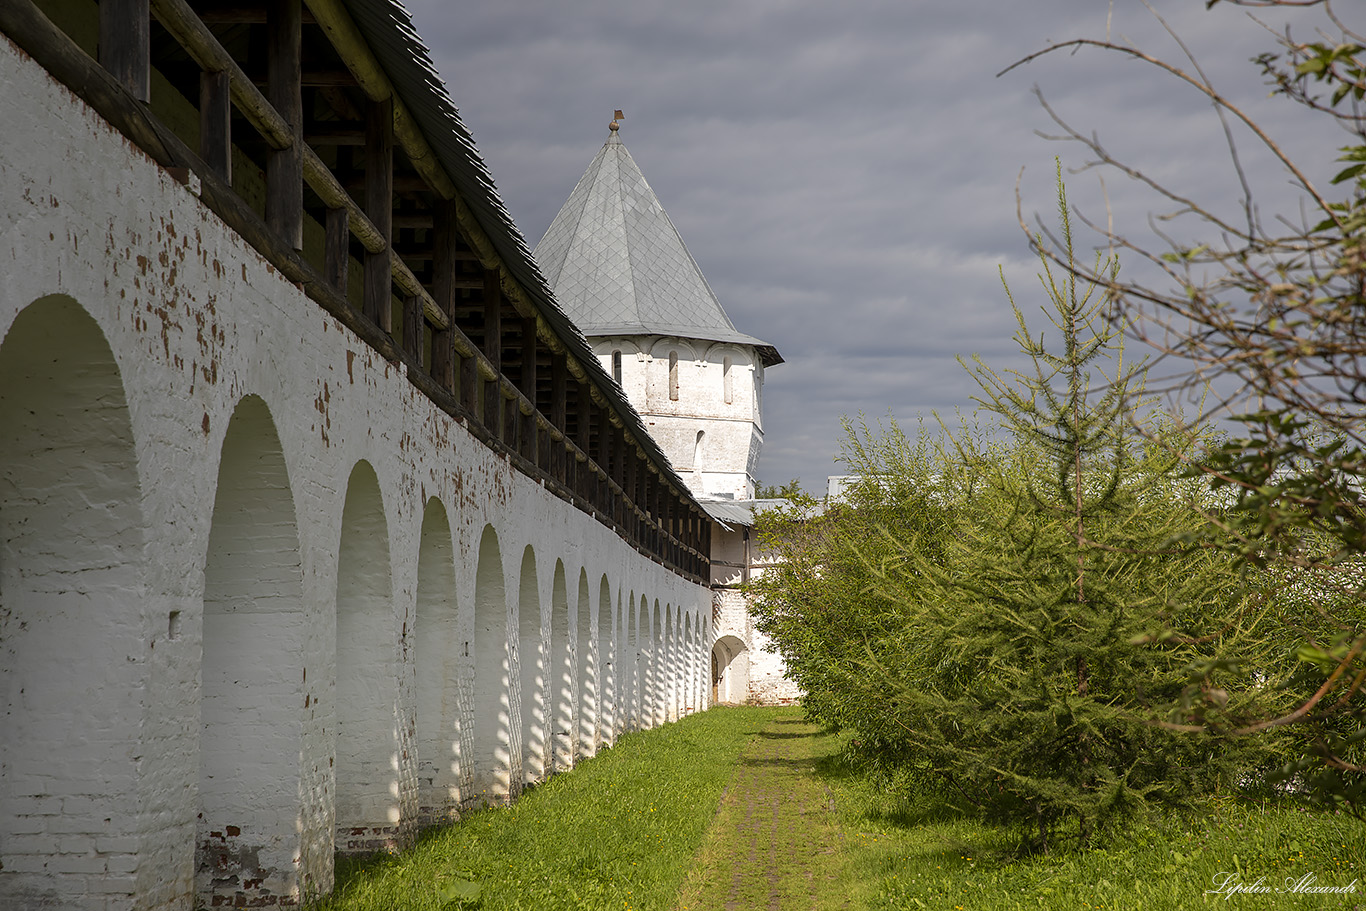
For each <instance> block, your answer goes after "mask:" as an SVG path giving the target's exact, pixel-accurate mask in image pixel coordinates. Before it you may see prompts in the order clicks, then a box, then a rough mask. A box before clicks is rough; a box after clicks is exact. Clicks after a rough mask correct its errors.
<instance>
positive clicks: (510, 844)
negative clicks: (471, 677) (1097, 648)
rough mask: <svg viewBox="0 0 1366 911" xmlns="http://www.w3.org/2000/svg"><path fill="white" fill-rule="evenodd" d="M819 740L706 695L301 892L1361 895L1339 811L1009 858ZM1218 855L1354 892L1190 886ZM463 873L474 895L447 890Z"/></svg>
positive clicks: (1306, 904)
mask: <svg viewBox="0 0 1366 911" xmlns="http://www.w3.org/2000/svg"><path fill="white" fill-rule="evenodd" d="M838 757H839V750H838V742H837V738H835V737H832V736H830V735H828V734H821V733H820V732H819V731H817V730H816V729H815V728H814V727H812V726H809V725H804V724H802V723H801V721H800V716H799V713H797V712H794V711H793V710H791V709H752V708H746V709H713V710H711V711H708V712H705V713H703V714H700V715H694V716H692V717H690V718H687V719H684V720H683V721H680V722H678V723H677V724H670V725H665V726H664V727H662V728H660V729H657V730H654V731H649V732H646V733H642V734H631V735H628V736H626V737H623V738H622V739H621V741H620V742H619V743H618V745H617V746H616V747H615V748H614V749H611V750H608V751H605V752H604V753H603V754H602V755H600V756H598V757H597V758H594V759H591V760H588V761H586V762H583V763H581V764H580V765H579V766H578V768H576V769H575V770H574V771H573V772H572V773H570V774H567V775H559V776H556V777H555V778H553V779H551V780H550V781H549V782H547V783H546V784H544V785H542V786H540V787H538V788H535V789H534V790H531V791H529V792H528V793H526V794H525V795H523V797H522V799H521V800H519V801H518V802H517V803H516V804H514V805H513V806H511V807H507V808H499V809H490V810H483V811H479V812H476V813H471V814H469V815H467V816H466V817H465V819H463V820H462V821H461V822H460V823H458V824H456V825H454V826H450V827H447V828H445V829H441V830H437V831H434V832H431V833H428V834H427V835H426V836H425V837H424V838H423V839H422V840H421V841H420V842H419V843H418V844H417V845H416V846H415V847H413V848H412V849H410V850H409V851H406V852H404V853H403V854H402V855H401V856H399V857H395V858H379V859H375V860H371V861H368V862H363V863H357V862H346V863H342V864H339V867H338V888H337V890H336V891H335V892H334V893H333V895H332V896H330V897H328V898H327V899H326V900H324V901H323V902H322V903H321V906H320V911H321V909H325V911H343V909H345V911H359V909H376V911H378V909H383V911H393V909H403V911H408V909H413V911H423V909H443V911H456V909H459V908H462V907H477V908H480V909H484V911H494V909H514V908H515V909H534V911H555V909H569V908H574V909H578V908H588V909H611V911H637V909H642V911H644V909H658V911H680V909H681V908H682V907H683V906H685V905H686V906H687V907H688V908H698V909H705V911H713V909H717V908H721V907H735V908H737V909H746V911H747V909H750V908H755V909H765V911H767V909H769V908H772V907H775V902H776V907H778V908H780V909H783V911H786V909H788V908H790V907H796V908H801V909H802V911H808V909H813V908H814V909H833V908H866V909H870V911H893V909H897V911H899V909H940V911H968V909H971V911H1016V909H1040V908H1044V909H1069V911H1070V909H1083V911H1091V909H1102V908H1103V909H1116V911H1126V909H1142V911H1185V909H1188V908H1202V907H1207V908H1216V907H1222V908H1233V907H1241V908H1256V909H1283V908H1284V909H1300V908H1306V909H1307V908H1315V909H1318V908H1326V909H1363V911H1366V824H1363V823H1361V822H1359V821H1357V820H1354V819H1352V818H1350V817H1346V816H1341V815H1332V814H1325V813H1319V812H1314V811H1310V810H1307V809H1305V808H1303V807H1298V806H1295V805H1293V804H1291V803H1288V802H1286V803H1265V804H1263V803H1251V802H1243V801H1237V800H1233V799H1226V800H1221V801H1216V802H1212V803H1209V804H1207V805H1206V806H1205V807H1204V810H1203V812H1201V813H1191V814H1186V815H1172V816H1165V817H1160V818H1155V819H1153V820H1151V821H1149V822H1147V823H1145V824H1142V825H1139V826H1137V827H1136V828H1134V829H1133V830H1132V831H1131V832H1130V833H1129V834H1128V835H1126V836H1125V837H1123V838H1121V839H1119V840H1117V841H1115V842H1114V843H1112V844H1110V845H1109V846H1107V847H1105V848H1097V849H1094V850H1091V851H1088V852H1059V853H1056V854H1053V855H1049V856H1045V857H1032V858H1025V859H1020V858H1018V857H1016V856H1015V854H1014V852H1013V846H1014V841H1013V839H1012V837H1011V833H1009V832H1005V831H1002V830H999V829H994V828H991V827H986V826H983V825H981V824H980V823H977V822H975V821H973V820H972V819H969V818H965V817H964V816H962V815H961V814H959V813H956V812H955V811H954V810H952V809H951V808H950V807H949V806H947V804H946V803H945V802H944V801H942V800H940V799H938V798H936V797H935V796H934V795H933V794H930V795H921V796H918V797H916V798H914V799H912V798H906V797H898V796H895V795H892V794H889V793H886V792H885V791H882V790H880V789H879V788H878V787H877V786H875V785H874V784H873V783H872V781H870V779H868V778H867V777H864V776H861V775H859V774H857V773H855V772H854V771H852V770H851V769H850V768H849V767H848V766H847V765H845V764H843V763H842V762H841V761H840V759H839V758H838ZM728 788H729V790H727V789H728ZM826 789H829V791H828V793H827V790H826ZM723 795H724V800H723ZM831 796H833V799H834V806H835V812H833V813H831V812H830V810H829V807H830V797H831ZM718 807H719V811H718ZM747 864H748V866H746V865H747ZM1220 874H1235V875H1237V876H1238V877H1239V878H1240V881H1241V882H1242V883H1244V884H1247V885H1252V884H1255V883H1257V882H1258V880H1259V878H1262V885H1263V886H1264V887H1265V888H1270V889H1275V888H1284V887H1285V884H1286V882H1287V878H1288V879H1289V881H1291V882H1293V881H1295V880H1298V879H1300V878H1301V877H1303V876H1305V875H1306V874H1312V875H1314V876H1315V877H1317V880H1318V884H1320V885H1325V886H1347V885H1349V884H1351V883H1352V882H1353V881H1355V882H1356V892H1355V893H1354V894H1349V895H1345V896H1336V895H1321V894H1300V895H1294V894H1276V893H1274V892H1272V893H1261V894H1242V895H1233V896H1231V897H1229V896H1225V895H1221V894H1207V890H1211V889H1213V888H1214V884H1213V879H1214V877H1215V876H1217V875H1220ZM463 883H478V884H479V886H480V890H481V891H480V895H479V899H478V901H477V902H469V903H466V904H464V905H462V904H461V903H460V901H459V900H458V895H459V893H458V891H457V888H458V887H459V886H460V885H461V884H463Z"/></svg>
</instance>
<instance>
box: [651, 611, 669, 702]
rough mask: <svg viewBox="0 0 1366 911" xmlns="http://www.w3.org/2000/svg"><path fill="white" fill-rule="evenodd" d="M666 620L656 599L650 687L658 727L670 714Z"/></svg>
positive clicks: (652, 629) (652, 616)
mask: <svg viewBox="0 0 1366 911" xmlns="http://www.w3.org/2000/svg"><path fill="white" fill-rule="evenodd" d="M666 619H667V618H666V616H665V614H664V612H663V610H662V609H661V608H660V606H659V599H658V598H656V599H655V607H654V611H653V612H652V613H651V615H650V652H651V655H650V677H651V679H652V681H653V684H652V686H651V687H650V696H651V700H650V718H651V720H652V722H653V724H654V725H655V726H656V727H658V726H659V725H661V724H663V723H664V719H665V717H666V716H667V714H668V712H667V708H666V703H667V701H668V698H669V684H668V675H669V654H668V632H669V630H668V625H667V623H666V622H665V621H666Z"/></svg>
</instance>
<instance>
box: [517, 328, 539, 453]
mask: <svg viewBox="0 0 1366 911" xmlns="http://www.w3.org/2000/svg"><path fill="white" fill-rule="evenodd" d="M519 385H520V386H521V389H522V395H524V396H526V397H527V398H528V399H530V400H531V405H532V409H531V414H522V415H519V417H521V425H522V428H521V440H520V442H521V445H522V455H523V456H525V457H526V458H528V459H530V460H531V461H532V462H536V463H537V464H539V463H540V459H539V458H538V450H539V448H540V447H539V445H538V441H537V439H536V437H537V432H536V431H537V427H536V407H535V406H536V318H535V317H534V316H533V317H523V318H522V381H521V383H520V384H519Z"/></svg>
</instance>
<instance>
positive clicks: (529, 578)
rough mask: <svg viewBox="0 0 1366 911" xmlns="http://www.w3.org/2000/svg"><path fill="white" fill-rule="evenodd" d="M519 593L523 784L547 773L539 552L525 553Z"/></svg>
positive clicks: (529, 551)
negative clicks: (537, 560) (537, 564)
mask: <svg viewBox="0 0 1366 911" xmlns="http://www.w3.org/2000/svg"><path fill="white" fill-rule="evenodd" d="M517 591H518V594H517V630H518V632H517V666H518V669H519V670H518V675H517V677H518V682H519V683H520V684H521V701H520V702H519V703H518V708H519V710H520V714H521V726H520V727H521V732H522V777H521V782H522V784H532V783H534V782H538V781H540V780H541V779H543V778H544V777H545V770H546V716H547V712H546V686H545V683H546V673H545V672H546V665H547V663H548V662H547V661H546V655H545V625H544V623H543V622H542V618H541V587H540V582H539V580H538V578H537V573H536V551H535V550H533V549H532V548H531V546H530V545H527V547H526V549H525V550H523V551H522V574H521V582H520V583H519V585H518V590H517Z"/></svg>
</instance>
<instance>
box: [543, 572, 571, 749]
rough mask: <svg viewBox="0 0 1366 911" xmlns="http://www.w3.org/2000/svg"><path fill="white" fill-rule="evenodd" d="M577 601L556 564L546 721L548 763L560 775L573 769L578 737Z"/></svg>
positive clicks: (552, 593) (551, 610)
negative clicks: (575, 704) (549, 752)
mask: <svg viewBox="0 0 1366 911" xmlns="http://www.w3.org/2000/svg"><path fill="white" fill-rule="evenodd" d="M578 604H579V600H578V598H575V599H574V600H573V601H570V600H569V592H568V591H567V580H566V579H565V571H564V561H563V560H556V561H555V576H554V578H553V579H552V581H551V586H550V662H549V665H550V666H549V678H550V679H549V681H548V684H549V686H548V690H549V693H548V696H549V698H548V702H549V705H548V712H547V714H548V716H549V717H548V719H547V722H548V723H547V726H548V728H549V731H550V748H551V756H550V760H551V762H552V763H553V769H554V771H557V772H562V771H565V770H567V769H571V768H573V767H574V747H575V745H576V740H577V733H576V731H575V726H574V724H575V722H574V692H575V690H576V689H577V686H576V684H577V680H576V679H575V673H574V672H575V667H574V665H575V659H576V658H577V657H578V655H577V652H578V648H577V640H578V632H579V620H578Z"/></svg>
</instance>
